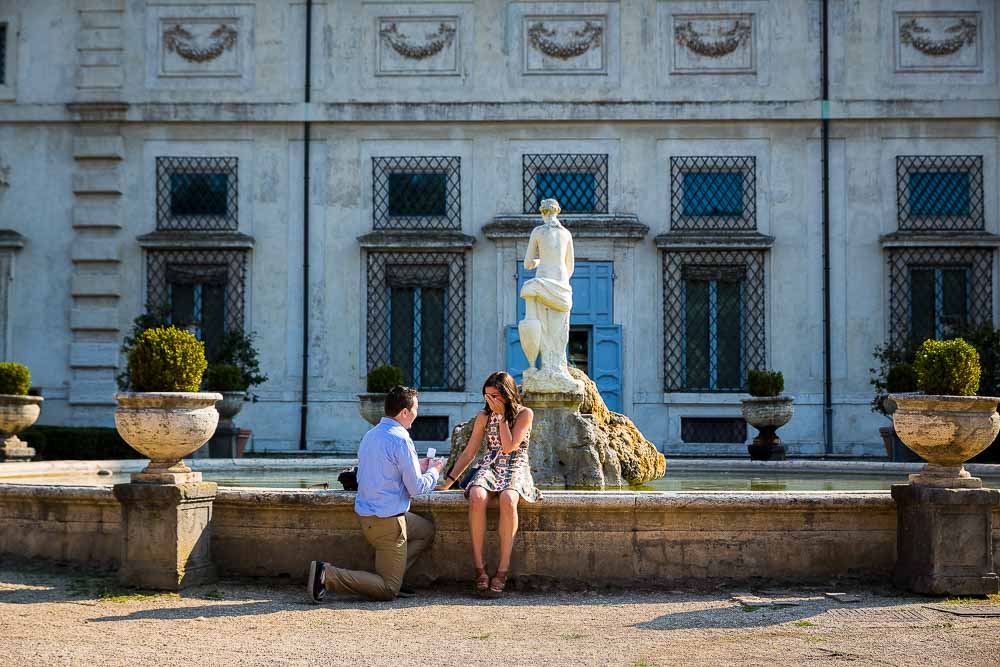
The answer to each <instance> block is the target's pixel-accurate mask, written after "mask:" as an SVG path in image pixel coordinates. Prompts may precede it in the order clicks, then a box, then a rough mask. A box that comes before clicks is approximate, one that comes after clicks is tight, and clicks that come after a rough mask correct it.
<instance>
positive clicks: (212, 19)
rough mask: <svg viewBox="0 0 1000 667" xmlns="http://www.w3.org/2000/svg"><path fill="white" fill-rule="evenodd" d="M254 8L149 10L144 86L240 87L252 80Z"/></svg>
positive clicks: (160, 7) (156, 7) (159, 7)
mask: <svg viewBox="0 0 1000 667" xmlns="http://www.w3.org/2000/svg"><path fill="white" fill-rule="evenodd" d="M253 22H254V7H253V6H248V5H204V4H203V5H154V6H150V7H149V8H148V9H147V14H146V61H147V62H146V85H147V86H149V87H151V88H226V89H232V88H234V87H235V88H241V87H249V86H250V85H251V84H252V79H253V41H254V40H253V35H254V25H253Z"/></svg>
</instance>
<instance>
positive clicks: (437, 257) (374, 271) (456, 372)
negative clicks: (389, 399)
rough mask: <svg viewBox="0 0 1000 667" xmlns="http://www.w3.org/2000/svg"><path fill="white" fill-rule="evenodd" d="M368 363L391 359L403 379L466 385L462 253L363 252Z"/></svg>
mask: <svg viewBox="0 0 1000 667" xmlns="http://www.w3.org/2000/svg"><path fill="white" fill-rule="evenodd" d="M367 348H368V355H367V356H368V369H369V370H371V369H373V368H375V367H376V366H381V365H382V364H386V363H389V364H392V365H393V366H396V367H398V368H400V369H401V370H402V371H403V378H404V380H405V381H406V383H407V384H408V385H411V386H414V387H418V388H420V389H433V390H446V389H450V390H456V391H460V390H463V389H464V386H465V255H464V253H462V252H372V253H370V254H369V255H368V335H367Z"/></svg>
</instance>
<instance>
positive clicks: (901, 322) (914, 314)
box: [888, 247, 993, 349]
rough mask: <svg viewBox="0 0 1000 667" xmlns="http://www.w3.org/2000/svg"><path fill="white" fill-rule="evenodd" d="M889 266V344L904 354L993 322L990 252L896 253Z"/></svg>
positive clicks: (915, 250) (937, 250) (891, 255)
mask: <svg viewBox="0 0 1000 667" xmlns="http://www.w3.org/2000/svg"><path fill="white" fill-rule="evenodd" d="M888 262H889V308H890V309H889V318H890V324H891V329H890V331H891V343H892V345H893V346H894V347H895V348H897V349H904V348H905V347H906V346H907V345H908V344H909V343H911V342H916V343H919V342H921V341H923V340H926V339H928V338H939V339H941V338H947V337H948V336H950V335H952V334H953V333H954V331H955V330H956V329H960V328H963V327H966V326H978V325H980V324H982V323H984V322H987V321H991V320H992V319H993V305H992V304H993V251H992V250H991V249H989V248H961V247H953V248H931V247H913V248H893V249H890V250H889V252H888Z"/></svg>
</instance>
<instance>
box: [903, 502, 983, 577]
mask: <svg viewBox="0 0 1000 667" xmlns="http://www.w3.org/2000/svg"><path fill="white" fill-rule="evenodd" d="M892 497H893V500H895V501H896V522H897V523H896V568H895V573H894V583H895V585H896V586H898V587H899V588H904V589H907V590H911V591H914V592H916V593H924V594H929V595H986V594H989V593H998V592H1000V578H998V577H997V573H996V569H995V567H994V562H993V508H994V507H996V506H997V505H1000V491H998V490H996V489H982V488H978V489H977V488H964V489H955V488H941V487H933V486H922V485H917V484H895V485H893V487H892Z"/></svg>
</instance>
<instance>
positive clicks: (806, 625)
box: [792, 621, 816, 628]
mask: <svg viewBox="0 0 1000 667" xmlns="http://www.w3.org/2000/svg"><path fill="white" fill-rule="evenodd" d="M792 625H794V626H795V627H797V628H811V627H814V626H815V625H816V624H815V623H813V622H812V621H795V622H794V623H792Z"/></svg>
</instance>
